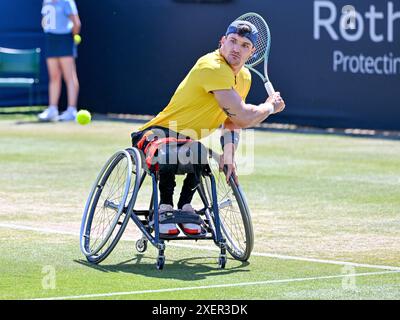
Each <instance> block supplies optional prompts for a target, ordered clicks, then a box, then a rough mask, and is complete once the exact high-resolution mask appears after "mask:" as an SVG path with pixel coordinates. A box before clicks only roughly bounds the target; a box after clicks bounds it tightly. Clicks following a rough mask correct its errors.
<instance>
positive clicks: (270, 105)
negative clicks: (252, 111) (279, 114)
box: [264, 103, 275, 114]
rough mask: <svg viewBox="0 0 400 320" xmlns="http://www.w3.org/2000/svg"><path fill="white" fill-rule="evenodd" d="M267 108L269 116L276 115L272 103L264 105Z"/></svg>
mask: <svg viewBox="0 0 400 320" xmlns="http://www.w3.org/2000/svg"><path fill="white" fill-rule="evenodd" d="M264 105H265V106H266V108H267V109H268V112H269V114H274V113H275V108H274V105H273V104H272V103H264Z"/></svg>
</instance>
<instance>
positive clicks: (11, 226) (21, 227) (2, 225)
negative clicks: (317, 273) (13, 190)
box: [0, 223, 400, 271]
mask: <svg viewBox="0 0 400 320" xmlns="http://www.w3.org/2000/svg"><path fill="white" fill-rule="evenodd" d="M0 228H8V229H16V230H28V231H35V232H43V233H53V234H66V235H73V236H79V233H77V232H72V231H62V230H55V229H49V228H37V227H30V226H24V225H17V224H9V223H0ZM121 240H125V241H135V239H132V238H126V237H125V238H124V237H122V239H121ZM168 245H169V246H173V247H181V248H188V249H198V250H207V251H219V249H218V248H216V247H209V246H195V245H189V244H178V243H168ZM251 255H252V256H258V257H267V258H276V259H282V260H295V261H306V262H315V263H322V264H335V265H342V266H352V267H360V268H373V269H382V270H392V271H400V267H395V266H385V265H374V264H365V263H356V262H348V261H337V260H325V259H315V258H307V257H296V256H288V255H280V254H274V253H259V252H252V253H251Z"/></svg>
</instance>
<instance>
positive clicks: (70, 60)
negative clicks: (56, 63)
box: [60, 57, 79, 121]
mask: <svg viewBox="0 0 400 320" xmlns="http://www.w3.org/2000/svg"><path fill="white" fill-rule="evenodd" d="M60 65H61V70H62V75H63V78H64V81H65V84H66V86H67V96H68V108H67V110H66V111H64V112H63V113H62V114H61V116H60V120H62V121H73V120H75V117H76V113H77V103H78V94H79V81H78V75H77V72H76V64H75V58H74V57H62V58H60Z"/></svg>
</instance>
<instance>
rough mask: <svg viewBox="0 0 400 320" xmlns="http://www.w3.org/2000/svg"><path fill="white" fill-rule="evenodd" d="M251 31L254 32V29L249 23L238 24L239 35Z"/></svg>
mask: <svg viewBox="0 0 400 320" xmlns="http://www.w3.org/2000/svg"><path fill="white" fill-rule="evenodd" d="M251 32H252V29H251V27H250V26H249V25H247V24H239V25H238V26H237V34H238V35H239V36H242V37H244V36H245V35H246V34H248V33H251Z"/></svg>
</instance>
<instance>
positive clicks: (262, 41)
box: [236, 12, 275, 96]
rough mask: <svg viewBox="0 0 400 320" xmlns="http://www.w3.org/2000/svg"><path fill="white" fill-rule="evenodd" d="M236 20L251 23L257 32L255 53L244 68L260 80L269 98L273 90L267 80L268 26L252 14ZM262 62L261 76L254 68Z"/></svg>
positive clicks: (255, 14)
mask: <svg viewBox="0 0 400 320" xmlns="http://www.w3.org/2000/svg"><path fill="white" fill-rule="evenodd" d="M236 20H244V21H248V22H250V23H252V24H253V25H254V26H255V27H256V28H257V30H258V39H257V42H256V44H255V48H256V51H255V52H254V54H253V55H252V56H251V57H250V59H249V60H247V62H246V64H245V66H246V67H247V68H249V70H251V71H253V72H254V73H255V74H257V75H258V76H259V77H260V78H261V79H262V81H263V82H264V86H265V89H266V90H267V93H268V95H269V96H271V95H272V94H273V93H274V92H275V89H274V87H273V86H272V83H271V81H269V78H268V57H269V52H270V49H271V33H270V31H269V27H268V24H267V23H266V22H265V20H264V19H263V17H261V16H260V15H259V14H257V13H254V12H249V13H246V14H244V15H242V16H240V17H239V18H237V19H236ZM263 61H264V74H262V73H261V72H260V71H258V70H256V69H255V68H254V67H255V66H257V65H259V64H260V63H262V62H263Z"/></svg>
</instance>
